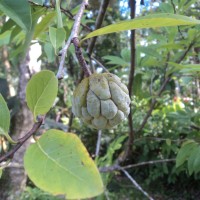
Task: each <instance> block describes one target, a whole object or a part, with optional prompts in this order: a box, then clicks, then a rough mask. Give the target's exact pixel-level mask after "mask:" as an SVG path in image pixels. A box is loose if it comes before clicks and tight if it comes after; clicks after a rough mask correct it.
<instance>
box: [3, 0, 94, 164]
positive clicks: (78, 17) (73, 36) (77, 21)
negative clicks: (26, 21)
mask: <svg viewBox="0 0 200 200" xmlns="http://www.w3.org/2000/svg"><path fill="white" fill-rule="evenodd" d="M87 5H88V0H83V3H82V4H81V7H80V9H79V11H78V13H77V15H76V18H75V23H74V26H73V29H72V32H71V35H70V37H69V39H68V40H67V42H66V44H65V46H64V48H63V49H62V55H61V60H60V65H59V69H58V72H57V75H56V77H57V78H58V79H62V77H63V68H64V63H65V57H66V54H67V50H68V48H69V46H70V44H71V42H72V41H73V43H74V46H75V49H76V55H77V58H78V60H79V63H80V64H81V67H82V68H83V71H84V73H85V75H86V76H89V75H90V74H91V72H90V70H89V69H88V67H87V64H86V62H85V60H84V58H83V54H82V51H81V49H80V47H79V40H78V34H79V28H80V24H81V18H82V16H83V13H84V9H85V7H87ZM44 119H45V116H43V117H40V118H39V119H38V122H36V123H35V124H34V125H33V127H32V129H31V130H30V131H29V132H28V133H27V134H26V135H25V136H24V137H23V138H20V139H19V140H18V143H17V144H16V145H15V146H14V147H13V148H12V149H11V150H10V151H8V152H7V153H6V154H4V155H3V156H1V157H0V163H2V162H3V161H6V160H9V159H12V158H13V156H14V154H15V152H16V151H17V150H18V149H19V148H20V147H21V146H22V145H23V144H24V143H25V142H26V141H27V140H28V139H29V138H30V137H31V136H32V135H33V134H34V133H35V132H36V131H37V130H38V129H39V128H40V126H41V125H42V124H43V122H44Z"/></svg>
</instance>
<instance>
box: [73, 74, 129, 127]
mask: <svg viewBox="0 0 200 200" xmlns="http://www.w3.org/2000/svg"><path fill="white" fill-rule="evenodd" d="M72 112H73V113H74V115H75V116H76V117H78V118H80V120H81V121H83V122H84V123H86V124H87V125H88V126H89V127H91V128H94V129H98V130H102V129H110V128H113V127H115V126H116V125H118V124H119V123H120V122H121V121H123V120H124V119H125V118H126V117H127V116H128V115H129V112H130V98H129V92H128V89H127V87H126V86H125V85H124V84H123V83H121V80H120V78H119V77H118V76H116V75H114V74H111V73H102V74H92V75H91V76H89V77H87V78H84V79H83V80H82V81H81V83H80V84H79V85H78V87H77V88H76V89H75V91H74V94H73V98H72Z"/></svg>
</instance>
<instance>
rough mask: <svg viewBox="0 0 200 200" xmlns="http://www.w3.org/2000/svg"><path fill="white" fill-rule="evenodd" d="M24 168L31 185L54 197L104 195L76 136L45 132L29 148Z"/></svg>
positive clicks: (99, 180) (98, 178)
mask: <svg viewBox="0 0 200 200" xmlns="http://www.w3.org/2000/svg"><path fill="white" fill-rule="evenodd" d="M24 164H25V169H26V172H27V173H28V176H29V178H30V179H31V180H32V181H33V182H34V184H35V185H36V186H38V187H39V188H41V189H43V190H45V191H47V192H50V193H52V194H54V195H61V194H62V195H65V196H66V198H67V199H80V198H81V199H82V198H91V197H93V196H97V195H99V194H101V193H102V192H103V184H102V180H101V177H100V174H99V172H98V170H97V167H96V166H95V164H94V162H93V160H92V159H91V158H90V156H89V154H88V152H87V150H86V148H85V147H84V145H83V144H82V142H81V141H80V139H79V138H78V136H77V135H75V134H72V133H65V132H62V131H59V130H49V131H47V132H46V133H44V134H43V135H42V136H41V138H40V139H39V140H38V141H37V142H36V143H35V144H32V145H31V146H30V147H29V148H28V150H27V152H26V154H25V158H24Z"/></svg>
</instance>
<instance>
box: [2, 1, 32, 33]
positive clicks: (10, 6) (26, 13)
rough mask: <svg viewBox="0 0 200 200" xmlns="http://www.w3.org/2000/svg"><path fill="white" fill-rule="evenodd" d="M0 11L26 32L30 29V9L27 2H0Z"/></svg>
mask: <svg viewBox="0 0 200 200" xmlns="http://www.w3.org/2000/svg"><path fill="white" fill-rule="evenodd" d="M0 10H1V11H2V12H4V13H5V14H6V15H7V16H9V17H10V18H11V19H12V20H13V21H15V22H16V23H17V24H18V25H19V26H20V27H21V28H22V29H24V30H26V31H27V32H28V31H29V30H30V29H31V25H32V19H31V8H30V5H29V3H28V1H27V0H17V1H13V0H1V1H0Z"/></svg>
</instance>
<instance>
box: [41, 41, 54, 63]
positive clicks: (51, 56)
mask: <svg viewBox="0 0 200 200" xmlns="http://www.w3.org/2000/svg"><path fill="white" fill-rule="evenodd" d="M44 52H45V53H46V55H47V59H48V62H49V63H51V62H54V61H55V52H54V49H53V46H52V44H51V43H45V45H44Z"/></svg>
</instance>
